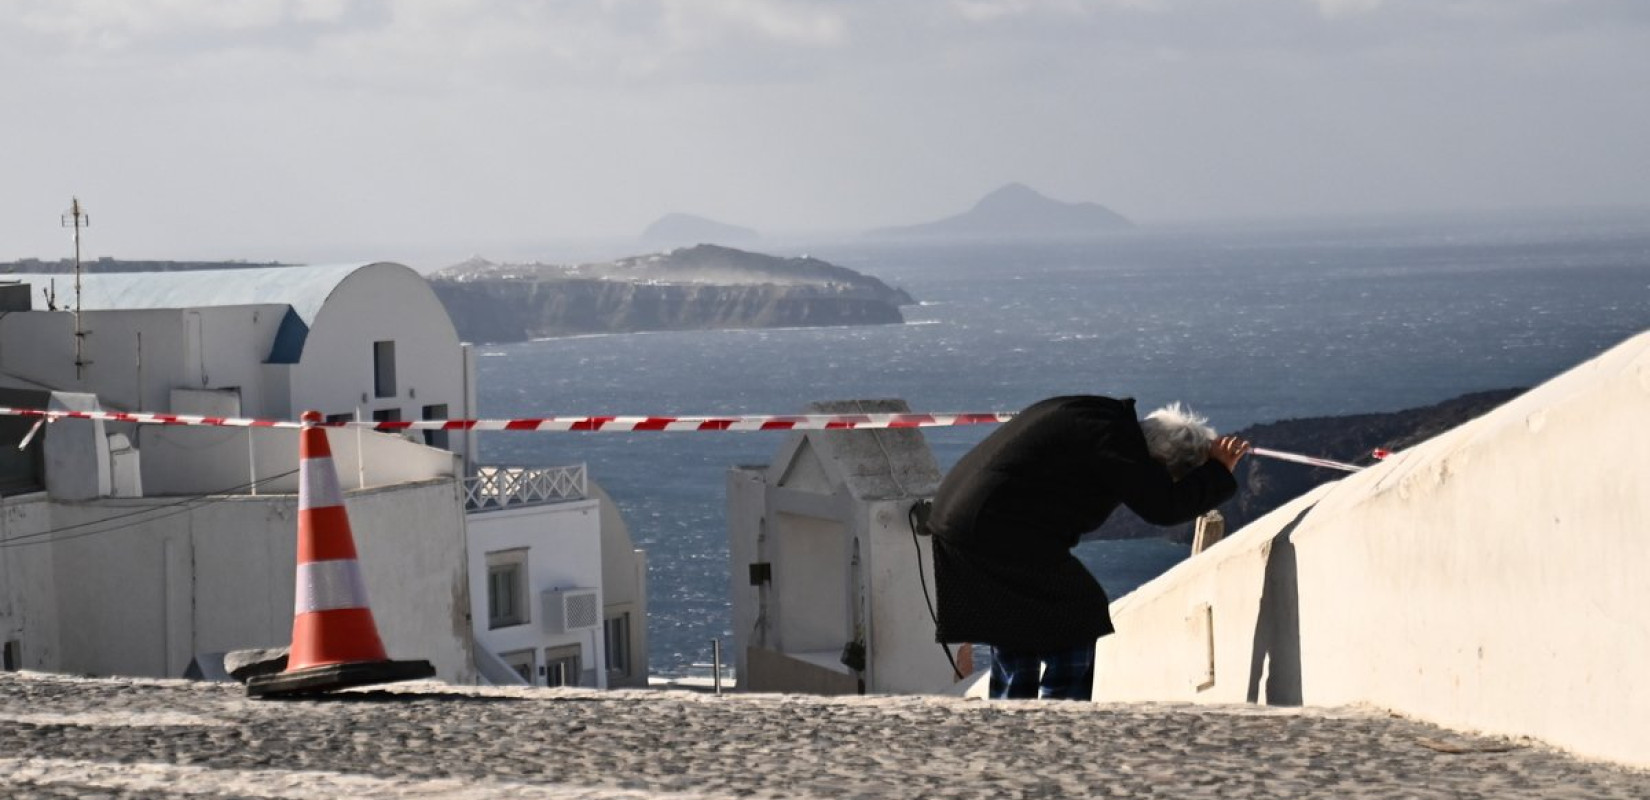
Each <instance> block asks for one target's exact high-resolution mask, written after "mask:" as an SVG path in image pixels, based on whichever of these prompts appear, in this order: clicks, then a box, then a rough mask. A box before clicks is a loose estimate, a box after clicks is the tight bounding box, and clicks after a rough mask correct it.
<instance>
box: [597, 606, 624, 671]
mask: <svg viewBox="0 0 1650 800" xmlns="http://www.w3.org/2000/svg"><path fill="white" fill-rule="evenodd" d="M602 636H603V643H604V644H606V645H607V672H608V675H609V676H613V677H619V678H628V677H630V612H629V611H626V612H624V613H623V614H620V615H618V616H615V617H608V618H607V622H606V623H605V624H604V625H603V626H602Z"/></svg>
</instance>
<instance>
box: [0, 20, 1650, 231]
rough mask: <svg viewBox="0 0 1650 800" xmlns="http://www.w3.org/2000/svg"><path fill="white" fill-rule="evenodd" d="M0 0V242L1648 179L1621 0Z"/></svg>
mask: <svg viewBox="0 0 1650 800" xmlns="http://www.w3.org/2000/svg"><path fill="white" fill-rule="evenodd" d="M0 4H3V5H0V9H3V12H0V97H3V98H4V116H3V120H4V122H3V123H0V258H16V257H22V256H39V257H45V258H56V257H61V256H65V255H67V254H68V253H69V252H70V251H69V246H68V239H67V237H66V236H65V235H64V233H63V231H61V230H60V229H59V228H58V214H59V213H60V212H61V211H62V210H63V208H64V207H66V206H67V205H68V202H69V198H70V196H71V195H79V196H80V198H81V200H82V201H83V202H84V203H85V204H86V205H87V207H88V208H89V209H90V210H91V213H92V222H93V227H92V228H91V230H90V231H89V232H88V239H87V244H88V251H89V252H90V253H92V254H104V255H110V254H112V255H117V256H121V257H132V258H136V257H152V258H196V257H215V258H249V259H266V258H277V259H297V260H305V259H308V260H326V259H328V258H332V257H340V258H342V257H349V258H354V257H360V256H365V255H371V254H381V255H382V257H385V258H399V259H402V260H416V259H417V258H418V255H419V254H420V253H423V252H433V251H435V250H442V251H454V252H457V251H463V252H479V253H481V254H484V255H487V254H493V255H499V254H505V253H511V252H512V248H517V247H518V246H520V245H521V243H524V242H537V241H548V240H553V239H559V238H588V237H597V236H606V235H616V234H632V233H635V232H638V231H640V230H641V229H642V228H643V227H644V226H646V225H647V224H648V223H650V222H651V221H653V220H654V219H655V218H657V217H659V216H660V215H662V214H664V213H667V212H671V211H684V212H690V213H696V214H700V215H704V216H709V217H712V218H715V219H719V220H722V221H725V222H729V223H734V224H740V225H747V226H751V227H755V228H757V229H759V230H762V231H764V232H768V233H775V232H801V231H817V230H841V231H853V230H860V229H865V228H871V227H877V226H883V225H896V224H908V223H915V222H922V221H927V220H930V219H933V218H937V217H940V216H945V215H948V214H951V213H955V212H958V211H961V210H964V209H966V208H967V207H968V206H970V205H971V204H972V203H973V202H974V201H975V200H977V199H978V198H979V197H980V196H981V195H983V194H984V193H986V192H988V191H990V190H992V189H994V188H997V187H998V186H1000V185H1002V184H1004V183H1006V182H1009V181H1020V182H1024V183H1026V184H1029V185H1031V186H1033V187H1034V188H1037V189H1038V190H1040V191H1042V192H1043V193H1045V194H1048V195H1050V196H1053V197H1056V198H1058V199H1062V200H1072V201H1076V200H1087V201H1093V202H1098V203H1102V204H1104V205H1106V206H1108V207H1110V208H1112V209H1114V210H1116V211H1118V212H1120V213H1122V214H1124V215H1126V216H1129V217H1131V218H1133V219H1135V220H1137V221H1140V222H1143V223H1169V222H1176V221H1183V220H1200V219H1211V218H1213V219H1220V218H1252V217H1296V216H1303V215H1311V216H1317V215H1366V214H1387V213H1394V212H1398V213H1405V212H1432V211H1447V210H1491V209H1502V208H1529V207H1538V208H1553V207H1569V206H1621V205H1626V206H1639V207H1643V206H1650V1H1647V0H1046V1H1039V0H815V1H814V2H805V1H803V0H567V1H565V2H548V1H535V0H444V1H441V2H436V1H434V0H431V1H430V2H419V1H418V0H403V1H402V2H394V3H392V2H389V1H388V0H240V1H238V2H237V1H234V0H0Z"/></svg>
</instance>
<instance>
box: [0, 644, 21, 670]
mask: <svg viewBox="0 0 1650 800" xmlns="http://www.w3.org/2000/svg"><path fill="white" fill-rule="evenodd" d="M0 667H4V668H5V671H7V672H16V671H17V670H20V669H22V668H23V643H22V642H19V641H17V640H16V639H11V640H9V641H7V642H6V649H5V655H4V656H0Z"/></svg>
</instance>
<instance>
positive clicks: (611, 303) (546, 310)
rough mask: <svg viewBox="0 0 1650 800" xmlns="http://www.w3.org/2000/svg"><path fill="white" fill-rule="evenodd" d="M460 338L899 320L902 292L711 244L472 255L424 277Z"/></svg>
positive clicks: (906, 298)
mask: <svg viewBox="0 0 1650 800" xmlns="http://www.w3.org/2000/svg"><path fill="white" fill-rule="evenodd" d="M430 285H431V286H432V288H434V289H435V292H436V295H437V296H438V297H440V298H441V301H442V303H443V304H445V305H446V307H447V313H448V314H449V315H451V316H452V318H453V324H454V325H456V326H457V327H458V334H459V338H461V339H464V340H466V341H472V342H510V341H522V340H525V339H531V338H539V337H546V336H566V335H573V334H581V333H618V332H629V331H660V330H704V329H716V328H777V327H811V326H821V325H874V324H888V323H899V322H904V317H903V315H901V314H900V310H899V306H901V305H908V304H910V303H912V302H913V300H912V299H911V297H910V295H908V294H906V293H905V292H903V291H901V290H899V289H895V288H892V287H890V286H888V285H887V284H885V283H883V282H882V281H880V280H878V279H876V278H874V277H871V276H868V275H863V274H861V273H858V272H855V271H853V270H850V269H846V268H844V267H839V266H836V265H833V264H829V263H827V262H825V261H821V260H819V259H815V258H807V257H801V258H779V257H775V256H767V255H762V254H759V253H749V252H745V251H741V250H734V249H732V248H726V247H717V246H714V245H699V246H697V247H690V248H682V249H679V250H673V251H670V252H668V253H660V254H656V255H649V256H637V257H634V258H627V259H621V260H618V261H611V262H603V263H597V264H576V265H570V266H563V265H550V264H493V263H490V262H486V261H481V260H471V261H468V262H465V263H463V264H459V265H455V266H453V267H449V268H447V269H445V270H442V271H440V272H437V273H435V274H434V275H432V276H431V279H430Z"/></svg>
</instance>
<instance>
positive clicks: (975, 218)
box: [866, 183, 1134, 239]
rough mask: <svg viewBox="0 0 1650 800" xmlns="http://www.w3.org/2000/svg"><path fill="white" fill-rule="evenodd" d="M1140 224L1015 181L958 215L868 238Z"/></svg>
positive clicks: (1073, 231)
mask: <svg viewBox="0 0 1650 800" xmlns="http://www.w3.org/2000/svg"><path fill="white" fill-rule="evenodd" d="M1132 227H1134V223H1133V222H1130V221H1129V220H1128V219H1127V218H1125V217H1124V216H1123V215H1121V214H1118V213H1117V212H1115V211H1112V210H1111V209H1109V208H1106V207H1105V206H1102V205H1100V204H1098V203H1066V202H1062V201H1060V200H1055V199H1053V198H1050V197H1047V196H1045V195H1043V194H1040V193H1039V192H1037V190H1035V189H1032V188H1031V187H1029V186H1026V185H1024V184H1020V183H1011V184H1009V185H1007V186H1004V187H1003V188H1001V189H998V190H996V191H994V192H992V193H990V194H988V195H986V196H985V197H984V198H981V200H980V202H978V203H975V204H974V207H973V208H971V209H969V210H968V211H965V212H963V213H961V214H957V215H955V216H951V217H946V218H945V219H941V220H936V221H934V222H926V223H923V224H921V225H907V226H903V227H896V228H879V229H877V230H874V231H870V232H869V233H867V234H866V235H867V236H874V237H886V238H918V237H927V238H936V239H938V238H974V239H984V238H1004V239H1011V238H1024V237H1030V236H1085V235H1093V234H1096V233H1105V232H1108V231H1118V230H1126V229H1129V228H1132Z"/></svg>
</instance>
